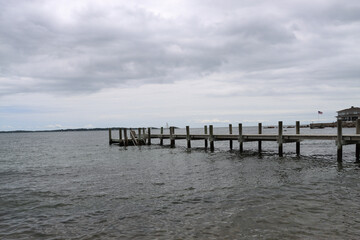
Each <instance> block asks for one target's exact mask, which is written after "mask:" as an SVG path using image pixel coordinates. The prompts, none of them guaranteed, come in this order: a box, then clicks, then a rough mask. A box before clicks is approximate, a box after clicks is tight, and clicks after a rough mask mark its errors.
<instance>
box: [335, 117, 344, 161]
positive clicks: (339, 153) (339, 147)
mask: <svg viewBox="0 0 360 240" xmlns="http://www.w3.org/2000/svg"><path fill="white" fill-rule="evenodd" d="M336 145H337V161H338V162H342V149H343V147H342V121H341V120H338V121H337V140H336Z"/></svg>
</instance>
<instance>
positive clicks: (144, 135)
mask: <svg viewBox="0 0 360 240" xmlns="http://www.w3.org/2000/svg"><path fill="white" fill-rule="evenodd" d="M142 130H143V134H142V135H143V137H144V144H146V133H145V128H143V129H142Z"/></svg>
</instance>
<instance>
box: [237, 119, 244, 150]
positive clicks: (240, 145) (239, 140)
mask: <svg viewBox="0 0 360 240" xmlns="http://www.w3.org/2000/svg"><path fill="white" fill-rule="evenodd" d="M238 128H239V139H238V142H239V151H240V153H242V152H244V148H243V136H242V135H243V130H242V123H239V127H238Z"/></svg>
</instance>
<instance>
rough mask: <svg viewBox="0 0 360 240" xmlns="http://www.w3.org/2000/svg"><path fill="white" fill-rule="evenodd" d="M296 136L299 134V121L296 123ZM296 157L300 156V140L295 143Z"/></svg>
mask: <svg viewBox="0 0 360 240" xmlns="http://www.w3.org/2000/svg"><path fill="white" fill-rule="evenodd" d="M296 134H300V121H296ZM296 156H300V140H299V141H298V142H296Z"/></svg>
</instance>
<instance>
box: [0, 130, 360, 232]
mask: <svg viewBox="0 0 360 240" xmlns="http://www.w3.org/2000/svg"><path fill="white" fill-rule="evenodd" d="M255 129H256V128H254V129H250V128H249V129H245V130H246V131H256V130H255ZM216 131H218V132H219V131H220V132H221V131H225V130H224V129H216ZM266 131H268V130H264V132H265V133H266ZM269 131H270V130H269ZM289 131H292V130H289ZM302 131H307V132H310V133H315V132H316V133H318V132H322V133H333V132H335V131H336V129H335V130H333V129H322V130H316V131H313V132H311V130H303V129H302ZM344 131H345V133H346V132H347V131H348V132H349V133H352V132H354V129H344ZM234 132H236V131H234ZM245 133H246V132H245ZM114 135H115V132H114ZM153 143H155V144H158V140H153ZM155 144H154V145H152V146H142V147H141V148H139V147H128V148H127V149H124V148H123V147H119V146H116V145H113V146H109V145H108V136H107V132H68V133H14V134H10V133H6V134H0V239H359V237H360V229H359V228H358V226H359V224H360V201H359V199H360V193H359V182H360V181H359V174H360V171H359V165H357V164H354V163H353V161H354V155H355V150H354V146H346V147H345V148H344V162H343V164H338V163H337V162H336V147H335V144H334V142H332V141H331V142H329V141H306V142H302V149H301V153H302V156H301V157H300V158H297V157H296V156H295V146H294V145H295V144H286V145H285V147H284V157H283V158H279V157H278V156H277V155H276V152H277V145H276V143H271V142H270V143H263V150H264V153H263V154H262V155H261V156H258V155H257V153H256V150H257V145H256V143H244V148H245V150H246V151H245V153H244V154H242V155H240V154H239V153H238V144H237V143H236V142H234V147H235V149H234V150H233V151H229V150H228V142H216V143H215V147H216V151H215V152H214V153H210V152H207V151H205V150H204V149H202V146H203V141H199V142H192V145H193V147H194V148H193V149H192V150H191V151H187V150H186V148H185V147H184V146H185V142H184V141H177V142H176V144H177V147H176V148H175V149H170V148H168V147H160V146H158V145H155ZM165 144H168V142H167V141H165Z"/></svg>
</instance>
